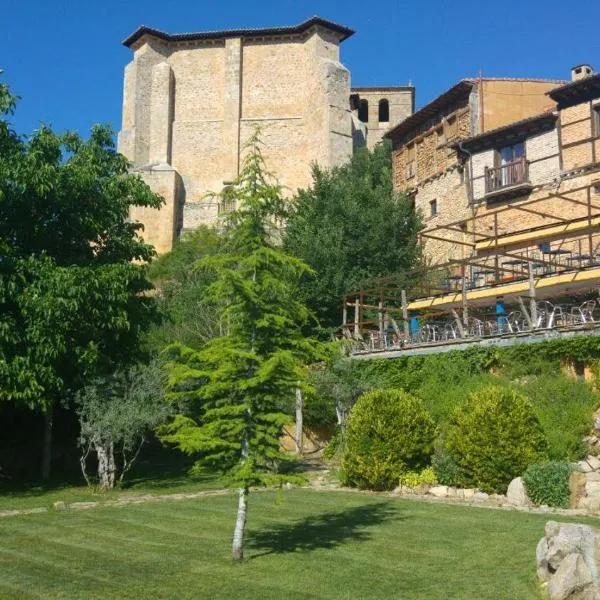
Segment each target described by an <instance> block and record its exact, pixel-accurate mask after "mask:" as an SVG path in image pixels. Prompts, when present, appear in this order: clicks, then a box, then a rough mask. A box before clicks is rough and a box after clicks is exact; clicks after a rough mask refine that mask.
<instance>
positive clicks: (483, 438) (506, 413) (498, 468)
mask: <svg viewBox="0 0 600 600" xmlns="http://www.w3.org/2000/svg"><path fill="white" fill-rule="evenodd" d="M446 448H447V450H448V451H449V453H450V455H451V456H452V458H453V459H454V460H455V461H456V464H457V465H458V467H459V469H460V479H461V480H460V481H459V482H457V483H459V484H460V485H464V486H467V487H478V488H480V489H482V490H484V491H486V492H505V491H506V488H507V486H508V484H509V483H510V481H511V479H513V478H514V477H517V476H519V475H520V474H521V473H523V471H525V469H526V468H527V467H528V466H529V465H530V464H532V463H535V462H541V461H543V460H544V459H545V458H546V454H547V448H548V443H547V441H546V437H545V435H544V432H543V430H542V426H541V425H540V422H539V420H538V418H537V417H536V415H535V411H534V408H533V406H532V404H531V402H530V401H529V400H528V399H527V397H526V396H524V395H522V394H520V393H518V392H516V391H514V390H510V389H506V388H498V387H487V388H484V389H482V390H480V391H478V392H474V393H472V394H471V395H470V396H469V398H468V400H467V401H466V402H465V403H464V404H463V405H461V406H459V407H458V408H457V410H456V411H455V413H454V414H453V416H452V420H451V422H450V425H449V427H448V432H447V437H446Z"/></svg>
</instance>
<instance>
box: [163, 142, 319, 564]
mask: <svg viewBox="0 0 600 600" xmlns="http://www.w3.org/2000/svg"><path fill="white" fill-rule="evenodd" d="M247 150H248V153H247V157H246V159H245V161H244V167H243V169H242V172H241V175H240V177H239V178H238V180H237V181H236V182H235V185H234V186H233V188H232V189H230V190H229V191H228V198H227V199H228V200H229V201H231V200H234V201H235V203H236V205H237V209H236V210H234V211H233V212H232V213H231V214H229V215H228V216H227V217H226V219H225V224H224V225H225V232H224V235H225V245H224V251H223V252H222V253H221V254H220V255H217V256H214V257H208V258H205V259H203V260H201V261H200V263H199V265H198V266H199V268H203V269H210V270H211V271H212V272H213V273H214V277H215V279H214V282H213V283H212V284H211V285H210V286H209V289H208V297H209V298H211V299H212V300H213V302H215V303H218V304H219V306H220V310H221V313H222V318H223V320H224V321H225V322H226V323H227V329H226V334H225V335H224V336H223V337H219V338H216V339H213V340H212V341H210V342H209V343H208V344H207V345H206V346H205V347H204V348H203V349H201V350H199V351H197V350H192V349H190V348H186V347H182V346H179V347H176V348H173V349H172V352H173V357H174V362H173V364H172V371H171V375H170V382H171V389H172V392H171V397H172V398H173V400H174V401H176V402H177V404H178V405H179V406H187V407H188V411H187V413H186V414H179V415H178V416H176V417H175V418H174V419H173V421H172V422H171V423H170V424H169V425H167V426H164V427H163V428H162V429H161V430H160V434H159V435H160V436H161V438H162V439H163V441H166V442H168V443H171V444H174V445H175V446H176V447H178V448H179V449H180V450H182V451H184V452H186V453H188V454H198V463H197V464H198V466H200V467H209V468H213V469H219V470H221V471H223V472H225V473H227V474H228V475H229V476H230V477H231V480H232V482H233V484H234V485H235V486H236V487H238V488H239V502H238V512H237V520H236V525H235V530H234V537H233V547H232V556H233V559H234V560H241V559H242V558H243V539H244V531H245V526H246V515H247V499H248V493H249V489H250V486H253V485H261V484H266V483H268V482H272V481H274V480H277V479H279V480H281V479H282V478H284V477H285V476H283V475H281V474H280V473H279V472H278V471H279V467H280V464H281V462H282V461H284V460H286V456H285V455H284V454H282V453H281V452H280V450H279V438H280V435H281V431H282V427H283V425H284V424H285V423H286V422H287V421H288V417H287V416H286V415H285V414H284V413H283V411H282V407H283V406H284V404H285V402H286V400H287V399H289V397H291V396H293V395H294V390H295V388H296V387H297V386H298V382H299V379H300V378H301V377H302V366H303V364H304V360H305V359H306V357H307V356H308V355H309V354H310V353H311V351H312V346H311V344H310V342H309V341H307V340H305V339H304V338H303V337H302V334H301V327H302V326H303V325H304V324H305V323H306V321H307V319H308V318H309V312H308V310H307V309H306V307H305V306H304V305H303V304H302V303H301V302H300V301H299V300H298V284H299V282H300V281H301V279H302V278H303V277H304V276H306V275H308V274H309V273H310V269H309V268H308V267H307V266H306V265H305V264H304V263H303V262H302V261H301V260H299V259H296V258H293V257H290V256H288V255H287V254H285V253H284V252H283V250H282V249H281V248H280V247H279V245H278V238H279V233H278V232H279V226H280V224H281V222H282V221H283V220H284V219H285V218H286V217H287V209H286V203H285V201H284V200H283V198H282V196H281V190H280V188H279V186H277V185H274V184H272V183H270V178H269V176H268V175H267V174H266V172H265V166H264V162H263V158H262V156H261V152H260V141H259V132H258V131H257V132H255V134H254V135H253V136H252V137H251V139H250V140H249V143H248V149H247Z"/></svg>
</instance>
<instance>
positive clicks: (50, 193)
mask: <svg viewBox="0 0 600 600" xmlns="http://www.w3.org/2000/svg"><path fill="white" fill-rule="evenodd" d="M14 102H15V99H14V98H13V97H12V96H10V95H9V92H8V89H7V87H6V86H2V87H0V113H2V112H3V113H4V115H6V114H7V113H8V112H10V111H11V110H12V108H13V107H14ZM127 167H128V164H127V161H126V159H125V158H124V157H123V156H121V155H119V154H117V153H116V152H115V148H114V143H113V134H112V131H111V130H110V129H108V128H106V127H100V126H96V127H94V128H93V129H92V132H91V135H90V138H89V140H87V141H84V140H83V139H82V138H81V137H79V136H78V135H77V134H74V133H66V134H63V135H57V134H55V133H53V132H52V131H51V130H50V129H48V128H47V127H42V128H40V129H39V130H38V131H36V132H35V133H34V134H33V135H32V136H30V137H28V138H21V137H19V136H18V135H17V134H16V133H15V132H14V131H12V129H11V128H10V125H9V123H8V122H7V120H6V117H4V118H2V115H1V114H0V252H2V260H1V261H0V380H1V381H2V385H1V386H0V400H12V401H16V402H19V403H22V404H25V405H27V406H31V407H36V408H42V409H44V408H47V407H48V406H50V405H51V404H52V403H53V402H54V401H55V400H56V399H57V398H65V397H66V396H68V395H69V394H70V393H71V392H72V391H73V390H74V389H77V388H78V387H79V386H81V385H82V383H83V382H85V380H86V379H89V377H91V376H93V375H94V374H96V373H101V372H107V371H110V370H112V368H114V365H115V364H116V363H119V362H123V361H124V362H128V361H129V362H130V361H132V360H135V359H136V358H137V354H138V346H139V336H140V334H141V332H142V331H143V330H144V329H145V328H147V326H148V325H149V323H150V322H151V321H152V319H153V318H154V308H153V305H154V302H153V300H152V298H150V297H149V296H148V295H147V294H144V292H146V291H147V290H149V289H151V287H152V286H151V284H150V282H149V281H148V280H147V278H146V267H145V266H143V264H142V263H144V262H146V261H148V260H150V259H151V257H152V256H153V253H154V252H153V249H152V247H150V246H148V245H147V244H144V243H143V241H142V240H141V239H140V238H138V237H136V236H137V233H138V232H139V229H140V227H141V225H140V224H138V223H133V222H131V221H130V220H129V209H130V207H132V206H149V207H158V206H160V204H161V202H162V200H161V199H160V197H159V196H157V195H155V194H154V193H152V192H151V190H150V189H149V188H148V187H147V186H146V185H145V184H144V183H143V181H142V180H141V179H140V178H139V177H138V176H134V175H130V174H128V171H127Z"/></svg>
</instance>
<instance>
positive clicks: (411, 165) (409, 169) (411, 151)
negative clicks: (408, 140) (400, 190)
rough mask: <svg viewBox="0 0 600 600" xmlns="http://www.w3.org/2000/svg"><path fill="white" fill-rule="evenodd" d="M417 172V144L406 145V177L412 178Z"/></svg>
mask: <svg viewBox="0 0 600 600" xmlns="http://www.w3.org/2000/svg"><path fill="white" fill-rule="evenodd" d="M416 174H417V169H416V161H415V145H414V144H410V145H408V146H406V173H405V177H406V179H411V178H412V177H414V176H415V175H416Z"/></svg>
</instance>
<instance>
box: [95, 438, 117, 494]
mask: <svg viewBox="0 0 600 600" xmlns="http://www.w3.org/2000/svg"><path fill="white" fill-rule="evenodd" d="M94 449H95V450H96V455H97V456H98V479H99V480H100V488H101V489H103V490H112V489H113V488H114V487H115V471H116V467H115V453H114V447H113V443H112V442H108V443H102V442H95V443H94Z"/></svg>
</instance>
